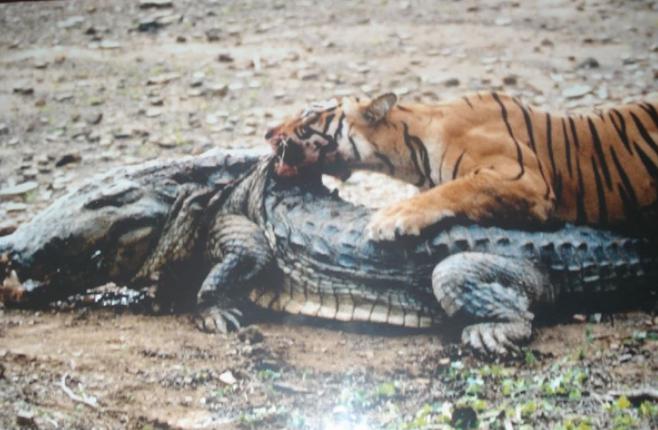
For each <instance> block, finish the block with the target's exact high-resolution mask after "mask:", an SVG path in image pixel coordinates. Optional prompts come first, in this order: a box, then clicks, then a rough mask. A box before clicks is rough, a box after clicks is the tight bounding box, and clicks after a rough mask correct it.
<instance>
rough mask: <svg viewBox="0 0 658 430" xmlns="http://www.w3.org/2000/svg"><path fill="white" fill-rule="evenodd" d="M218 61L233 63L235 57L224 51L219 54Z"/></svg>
mask: <svg viewBox="0 0 658 430" xmlns="http://www.w3.org/2000/svg"><path fill="white" fill-rule="evenodd" d="M217 61H219V62H220V63H232V62H233V57H231V55H230V54H226V53H223V54H219V55H218V56H217Z"/></svg>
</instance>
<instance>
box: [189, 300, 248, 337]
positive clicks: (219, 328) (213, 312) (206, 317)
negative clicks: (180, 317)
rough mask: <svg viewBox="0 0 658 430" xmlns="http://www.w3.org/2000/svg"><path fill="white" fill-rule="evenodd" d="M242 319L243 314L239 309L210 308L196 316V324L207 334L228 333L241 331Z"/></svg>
mask: <svg viewBox="0 0 658 430" xmlns="http://www.w3.org/2000/svg"><path fill="white" fill-rule="evenodd" d="M241 317H242V312H241V311H240V310H239V309H236V308H223V307H220V306H210V307H208V308H206V309H204V310H202V311H199V313H198V314H197V315H195V317H194V323H195V325H196V326H197V328H198V329H199V330H201V331H204V332H206V333H228V332H229V331H232V330H239V329H240V327H241V325H240V320H239V318H241Z"/></svg>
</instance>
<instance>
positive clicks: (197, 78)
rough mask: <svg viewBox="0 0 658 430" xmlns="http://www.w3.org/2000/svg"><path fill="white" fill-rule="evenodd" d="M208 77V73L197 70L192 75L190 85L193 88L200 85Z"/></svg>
mask: <svg viewBox="0 0 658 430" xmlns="http://www.w3.org/2000/svg"><path fill="white" fill-rule="evenodd" d="M205 78H206V74H205V73H203V72H195V73H194V74H193V75H192V81H191V82H190V86H191V87H192V88H194V87H200V86H201V85H203V80H204V79H205Z"/></svg>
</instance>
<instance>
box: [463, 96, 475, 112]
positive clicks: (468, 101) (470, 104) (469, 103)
mask: <svg viewBox="0 0 658 430" xmlns="http://www.w3.org/2000/svg"><path fill="white" fill-rule="evenodd" d="M462 99H464V101H465V102H466V104H467V105H468V106H469V107H470V108H471V109H475V108H474V107H473V104H472V103H471V101H470V100H469V99H468V97H466V96H464V97H462Z"/></svg>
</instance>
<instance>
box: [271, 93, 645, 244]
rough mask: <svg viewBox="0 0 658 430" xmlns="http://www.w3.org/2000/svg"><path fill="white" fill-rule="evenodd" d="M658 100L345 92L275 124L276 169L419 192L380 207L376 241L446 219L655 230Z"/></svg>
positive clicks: (373, 226)
mask: <svg viewBox="0 0 658 430" xmlns="http://www.w3.org/2000/svg"><path fill="white" fill-rule="evenodd" d="M657 106H658V103H656V102H638V103H633V104H625V105H620V106H617V107H613V108H610V109H607V110H599V109H597V110H594V111H592V112H591V113H589V114H575V115H566V114H557V113H552V112H548V111H543V110H540V109H537V108H534V107H532V106H530V105H528V104H525V103H523V102H521V101H520V100H519V99H518V98H516V97H513V96H510V95H507V94H504V93H499V92H478V93H474V94H467V95H465V96H463V97H459V98H455V99H451V100H446V101H441V102H438V103H436V104H432V105H430V104H420V103H414V104H407V103H398V98H397V96H396V95H395V94H393V93H387V94H383V95H381V96H379V97H376V98H373V99H360V98H358V97H352V96H350V97H341V98H335V99H332V100H329V101H328V102H324V103H319V104H312V105H311V106H309V107H308V108H306V109H304V110H303V111H302V112H301V113H300V114H299V115H297V116H295V117H292V118H290V119H288V120H285V121H284V122H282V123H281V124H279V125H277V126H274V127H271V128H269V129H268V130H267V132H266V134H265V139H266V141H267V142H269V144H270V145H271V146H272V148H273V150H274V152H275V154H276V156H278V162H277V166H276V172H277V174H278V175H280V176H292V175H296V174H298V173H299V172H300V171H301V170H304V169H316V168H318V169H321V170H322V171H323V172H324V173H329V174H333V175H334V176H337V177H340V178H342V179H345V178H347V177H349V175H350V173H351V172H352V170H354V169H365V170H370V171H377V172H382V173H385V174H387V175H390V176H392V177H395V178H397V179H401V180H403V181H405V182H408V183H411V184H414V185H416V186H417V187H418V188H420V189H421V192H420V193H418V194H416V195H414V196H413V197H411V198H408V199H405V200H402V201H400V202H397V203H395V204H393V205H391V206H389V207H384V208H382V209H380V210H378V211H376V212H375V214H374V215H373V217H372V219H371V220H370V223H369V225H368V228H367V234H368V236H369V237H370V238H371V239H372V240H375V241H390V240H394V239H395V238H396V237H399V236H413V235H419V234H420V233H421V231H422V230H423V229H425V228H427V227H430V226H433V225H436V224H437V223H440V222H441V221H444V220H448V219H455V218H462V219H466V220H470V221H472V222H476V223H481V224H495V225H499V226H513V227H541V226H546V225H551V224H553V223H565V222H568V223H573V224H579V225H583V224H586V225H591V226H596V227H605V228H617V229H621V230H625V231H631V230H633V231H636V232H637V233H638V234H643V235H645V233H647V232H648V231H649V230H650V229H654V230H655V229H656V225H655V224H656V221H658V219H657V218H656V214H657V213H658V211H657V210H656V209H657V203H656V202H657V199H656V196H657V189H656V188H657V180H658V112H657V110H658V109H657Z"/></svg>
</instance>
